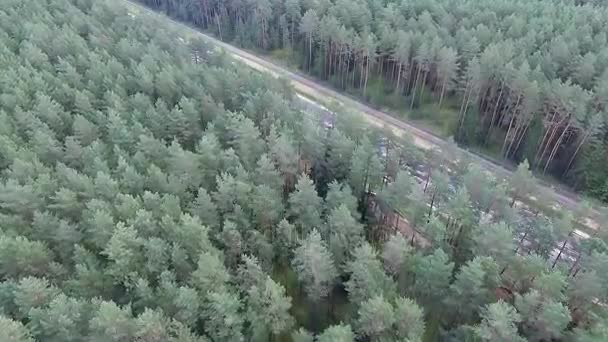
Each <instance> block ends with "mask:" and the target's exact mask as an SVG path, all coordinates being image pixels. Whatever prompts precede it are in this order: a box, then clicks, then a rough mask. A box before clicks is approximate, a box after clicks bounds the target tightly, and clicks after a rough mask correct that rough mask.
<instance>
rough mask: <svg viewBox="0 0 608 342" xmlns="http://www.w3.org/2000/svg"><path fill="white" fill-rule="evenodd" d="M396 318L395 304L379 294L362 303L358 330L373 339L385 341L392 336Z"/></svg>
mask: <svg viewBox="0 0 608 342" xmlns="http://www.w3.org/2000/svg"><path fill="white" fill-rule="evenodd" d="M396 319H397V318H396V317H395V313H394V311H393V306H392V305H391V304H390V303H389V302H387V301H386V300H385V299H384V297H382V295H379V296H376V297H373V298H371V299H369V300H366V301H365V302H363V303H361V307H360V309H359V318H358V319H357V331H358V332H359V333H360V334H361V335H363V336H368V337H369V338H370V339H371V340H372V341H383V340H384V339H385V338H387V337H388V336H390V333H391V328H392V326H393V324H394V323H395V321H396Z"/></svg>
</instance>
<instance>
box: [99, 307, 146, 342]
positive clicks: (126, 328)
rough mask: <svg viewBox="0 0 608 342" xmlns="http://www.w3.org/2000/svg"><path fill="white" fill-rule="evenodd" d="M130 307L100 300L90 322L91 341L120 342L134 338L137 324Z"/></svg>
mask: <svg viewBox="0 0 608 342" xmlns="http://www.w3.org/2000/svg"><path fill="white" fill-rule="evenodd" d="M132 316H133V314H132V312H131V308H130V307H124V308H121V307H119V306H118V305H116V303H114V302H106V301H103V302H100V303H99V304H98V309H97V310H96V311H95V312H94V313H93V317H92V318H91V322H90V329H91V338H92V341H95V342H97V341H99V342H101V341H108V342H121V341H128V340H131V339H134V338H135V332H136V329H137V326H136V324H135V321H134V319H133V317H132Z"/></svg>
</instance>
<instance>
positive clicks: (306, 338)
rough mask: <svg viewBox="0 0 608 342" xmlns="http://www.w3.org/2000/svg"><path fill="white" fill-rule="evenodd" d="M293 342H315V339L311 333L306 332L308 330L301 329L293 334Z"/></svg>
mask: <svg viewBox="0 0 608 342" xmlns="http://www.w3.org/2000/svg"><path fill="white" fill-rule="evenodd" d="M291 340H292V341H293V342H313V341H314V337H313V335H312V334H311V333H309V332H308V331H306V329H304V328H300V329H298V330H296V331H294V332H293V333H291Z"/></svg>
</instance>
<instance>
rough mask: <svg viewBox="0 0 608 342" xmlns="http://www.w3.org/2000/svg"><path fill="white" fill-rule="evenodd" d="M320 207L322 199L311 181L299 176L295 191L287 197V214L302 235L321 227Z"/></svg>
mask: <svg viewBox="0 0 608 342" xmlns="http://www.w3.org/2000/svg"><path fill="white" fill-rule="evenodd" d="M321 205H322V199H321V198H320V197H319V196H318V195H317V191H316V190H315V187H314V184H313V182H312V180H310V179H309V178H308V177H306V176H305V175H301V176H300V177H299V178H298V183H297V184H296V190H295V191H294V192H293V193H292V194H291V195H290V196H289V213H290V214H291V215H292V216H293V217H294V220H295V223H296V225H297V226H298V228H299V229H300V232H301V233H302V235H306V234H307V233H308V232H310V231H311V230H312V229H313V228H318V227H320V226H321V208H322V206H321Z"/></svg>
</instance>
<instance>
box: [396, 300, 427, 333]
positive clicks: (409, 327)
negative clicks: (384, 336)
mask: <svg viewBox="0 0 608 342" xmlns="http://www.w3.org/2000/svg"><path fill="white" fill-rule="evenodd" d="M395 317H396V318H397V319H396V321H395V333H396V336H397V338H399V339H406V340H408V341H412V342H414V341H421V340H422V337H423V335H424V329H425V323H424V311H423V310H422V309H421V308H420V307H419V306H418V304H416V302H414V301H413V300H411V299H409V298H403V297H398V298H397V299H395Z"/></svg>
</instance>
